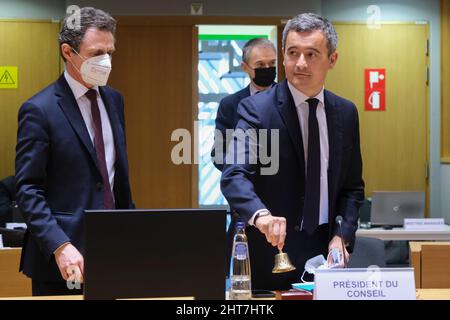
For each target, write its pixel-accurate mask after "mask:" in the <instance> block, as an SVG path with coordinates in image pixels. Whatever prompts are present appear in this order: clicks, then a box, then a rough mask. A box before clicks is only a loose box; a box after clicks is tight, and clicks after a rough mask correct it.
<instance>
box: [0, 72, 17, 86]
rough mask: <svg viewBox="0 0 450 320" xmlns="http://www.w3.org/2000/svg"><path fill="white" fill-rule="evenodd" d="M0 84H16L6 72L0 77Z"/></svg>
mask: <svg viewBox="0 0 450 320" xmlns="http://www.w3.org/2000/svg"><path fill="white" fill-rule="evenodd" d="M0 84H16V83H15V82H14V80H13V78H12V77H11V75H10V74H9V72H8V70H5V72H3V74H2V75H1V76H0Z"/></svg>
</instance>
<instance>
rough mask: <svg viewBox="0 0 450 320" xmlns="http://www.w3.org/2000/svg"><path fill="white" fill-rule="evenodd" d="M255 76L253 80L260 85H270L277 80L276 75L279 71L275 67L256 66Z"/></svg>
mask: <svg viewBox="0 0 450 320" xmlns="http://www.w3.org/2000/svg"><path fill="white" fill-rule="evenodd" d="M253 70H255V77H254V78H253V81H254V82H255V84H256V85H257V86H260V87H268V86H270V85H271V84H272V83H273V81H274V80H275V75H276V73H277V69H276V68H275V67H269V68H255V69H253Z"/></svg>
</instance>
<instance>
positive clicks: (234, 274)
mask: <svg viewBox="0 0 450 320" xmlns="http://www.w3.org/2000/svg"><path fill="white" fill-rule="evenodd" d="M231 258H232V259H231V271H230V278H231V284H230V300H250V298H251V296H252V290H251V289H252V286H251V273H250V256H249V251H248V241H247V236H246V235H245V223H244V222H238V223H237V224H236V234H235V236H234V240H233V253H232V257H231Z"/></svg>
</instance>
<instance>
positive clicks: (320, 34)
mask: <svg viewBox="0 0 450 320" xmlns="http://www.w3.org/2000/svg"><path fill="white" fill-rule="evenodd" d="M282 43H283V53H284V66H285V71H286V76H287V81H283V82H282V83H280V84H277V85H275V86H274V87H272V88H271V89H269V90H267V91H265V92H263V93H261V94H258V95H255V96H254V97H249V98H246V99H244V100H242V101H241V103H240V105H239V109H238V114H239V122H238V124H237V126H236V130H240V129H242V130H243V131H244V132H245V131H247V130H249V129H256V130H257V132H260V129H265V130H268V133H269V136H270V135H273V134H275V133H277V134H278V139H277V141H275V142H274V141H272V142H271V143H270V144H268V145H267V146H263V145H262V144H261V143H262V142H261V140H258V141H257V143H256V144H255V143H253V144H251V143H249V140H248V139H246V137H245V135H244V136H242V135H238V134H235V140H234V142H235V143H236V144H237V146H238V147H239V146H240V145H241V146H243V147H242V148H241V150H238V151H237V152H238V155H239V154H244V155H246V156H248V157H250V158H251V156H252V155H255V154H258V157H257V160H258V161H256V162H252V161H249V160H247V159H246V161H243V162H241V163H239V161H235V162H234V163H226V164H225V166H224V169H223V173H222V180H221V187H222V192H223V194H224V195H225V197H226V199H227V200H228V202H229V203H230V206H231V207H233V208H234V209H235V210H236V211H237V212H238V213H239V215H240V217H241V218H242V219H244V220H246V221H248V224H249V227H248V228H247V235H248V238H249V246H250V249H249V250H250V258H251V266H252V286H253V288H255V289H288V288H290V285H291V283H294V282H299V281H300V278H301V276H302V273H303V270H304V264H305V262H306V260H308V259H309V258H312V257H314V256H316V255H318V254H323V255H325V256H327V254H328V252H329V251H330V250H331V249H333V248H336V249H338V250H339V251H341V254H342V255H343V257H345V259H346V260H348V252H351V250H352V246H353V243H354V237H355V232H356V228H357V220H358V208H359V206H360V205H361V203H362V200H363V197H364V182H363V180H362V160H361V152H360V144H359V124H358V113H357V109H356V107H355V105H354V104H353V103H352V102H350V101H348V100H345V99H343V98H340V97H338V96H337V95H335V94H333V93H331V92H330V91H328V90H324V82H325V78H326V75H327V72H328V70H329V69H332V68H333V67H334V65H335V63H336V60H337V58H338V55H337V52H336V46H337V34H336V31H335V29H334V27H333V26H332V25H331V23H330V22H329V21H328V20H326V19H325V18H323V17H321V16H318V15H316V14H311V13H306V14H300V15H298V16H296V17H294V18H293V19H291V20H289V22H288V23H287V25H286V27H285V29H284V31H283V40H282ZM275 136H276V135H275ZM255 146H257V148H258V149H256V150H255V149H254V148H255ZM262 148H267V150H268V152H269V154H270V153H273V154H277V152H274V151H275V149H277V148H279V156H278V157H277V159H273V160H272V161H275V162H277V163H276V165H274V167H276V168H277V170H276V171H275V173H274V174H273V172H271V173H267V171H265V170H264V169H267V164H264V162H262V161H261V159H260V154H259V153H258V152H260V151H261V150H262ZM231 149H232V148H231V147H230V148H229V150H231ZM267 150H266V151H267ZM235 160H236V159H235ZM262 163H263V164H262ZM271 165H273V164H271ZM338 215H341V216H342V217H343V223H342V234H343V239H342V240H343V242H344V243H345V244H344V246H345V248H342V242H341V236H340V234H341V233H340V230H339V228H338V226H337V224H336V223H335V218H336V216H338ZM279 249H283V250H284V251H285V252H287V253H288V255H289V257H290V259H291V260H292V262H293V264H294V265H295V267H296V268H297V269H296V270H295V271H291V272H288V273H282V274H273V273H272V268H273V263H274V256H275V254H276V253H278V250H279ZM342 251H343V252H342Z"/></svg>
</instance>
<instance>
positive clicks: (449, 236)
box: [356, 225, 450, 241]
mask: <svg viewBox="0 0 450 320" xmlns="http://www.w3.org/2000/svg"><path fill="white" fill-rule="evenodd" d="M356 236H361V237H369V238H378V239H381V240H406V241H450V226H448V225H444V226H442V227H441V228H439V229H436V230H433V229H428V230H406V229H405V228H403V227H401V228H392V229H383V228H371V229H361V228H359V229H358V230H357V231H356Z"/></svg>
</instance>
